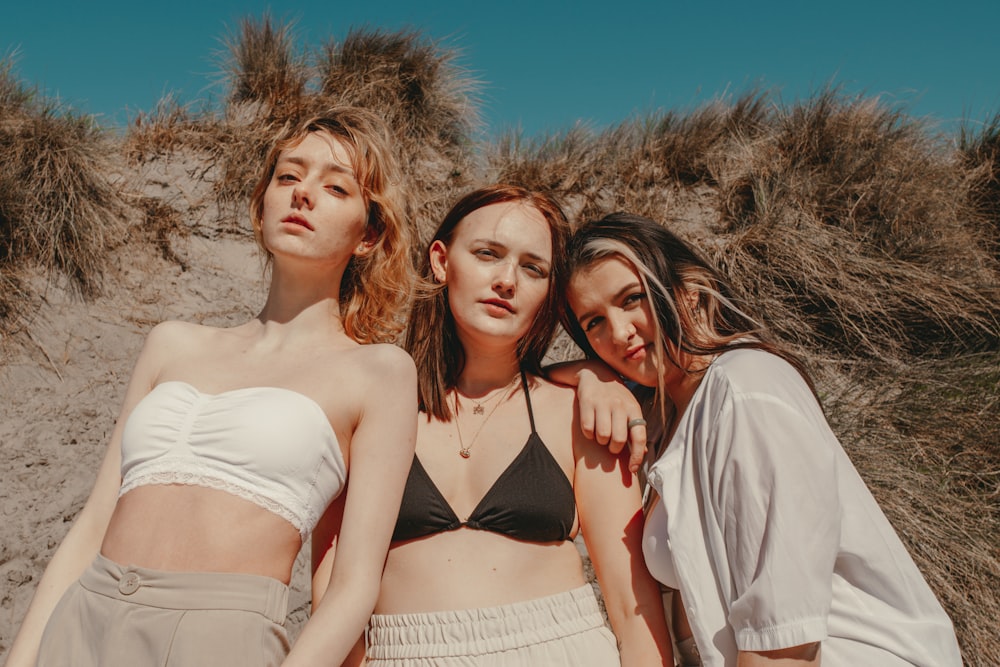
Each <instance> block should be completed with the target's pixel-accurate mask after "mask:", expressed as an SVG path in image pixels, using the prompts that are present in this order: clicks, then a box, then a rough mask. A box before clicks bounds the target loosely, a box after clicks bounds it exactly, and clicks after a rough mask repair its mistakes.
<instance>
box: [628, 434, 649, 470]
mask: <svg viewBox="0 0 1000 667" xmlns="http://www.w3.org/2000/svg"><path fill="white" fill-rule="evenodd" d="M628 446H629V457H628V468H629V470H631V471H632V472H639V468H640V466H642V462H643V460H644V459H645V458H646V425H645V424H644V423H643V424H635V425H634V426H632V428H630V429H629V441H628Z"/></svg>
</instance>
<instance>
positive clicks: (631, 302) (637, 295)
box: [622, 292, 646, 308]
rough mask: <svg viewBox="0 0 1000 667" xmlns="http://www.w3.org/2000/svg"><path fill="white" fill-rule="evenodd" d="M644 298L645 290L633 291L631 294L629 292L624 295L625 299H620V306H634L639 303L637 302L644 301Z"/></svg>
mask: <svg viewBox="0 0 1000 667" xmlns="http://www.w3.org/2000/svg"><path fill="white" fill-rule="evenodd" d="M645 299H646V293H645V292H633V293H632V294H629V295H628V296H626V297H625V299H624V300H623V301H622V306H623V307H624V308H629V307H634V306H637V305H639V303H640V302H642V301H644V300H645Z"/></svg>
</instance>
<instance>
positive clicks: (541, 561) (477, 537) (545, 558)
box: [375, 528, 586, 614]
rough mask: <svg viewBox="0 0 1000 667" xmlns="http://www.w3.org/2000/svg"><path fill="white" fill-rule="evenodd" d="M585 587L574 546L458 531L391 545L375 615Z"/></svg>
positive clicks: (457, 606) (482, 604)
mask: <svg viewBox="0 0 1000 667" xmlns="http://www.w3.org/2000/svg"><path fill="white" fill-rule="evenodd" d="M584 583H586V578H585V577H584V574H583V561H582V559H581V557H580V552H579V551H578V550H577V547H576V545H575V544H574V543H573V542H571V541H560V542H549V543H543V544H540V543H532V542H525V541H521V540H515V539H512V538H510V537H505V536H503V535H499V534H497V533H491V532H488V531H484V530H475V529H472V528H459V529H457V530H452V531H448V532H445V533H437V534H434V535H431V536H428V537H425V538H419V539H415V540H412V541H409V542H404V543H399V544H396V545H393V547H392V548H391V549H390V550H389V558H388V560H387V561H386V567H385V572H384V574H383V575H382V589H381V594H380V596H379V601H378V604H377V605H376V607H375V612H376V613H379V614H407V613H420V612H431V611H444V610H450V609H471V608H475V607H494V606H498V605H504V604H510V603H513V602H522V601H525V600H532V599H535V598H540V597H545V596H548V595H554V594H556V593H562V592H565V591H568V590H572V589H574V588H577V587H579V586H582V585H583V584H584Z"/></svg>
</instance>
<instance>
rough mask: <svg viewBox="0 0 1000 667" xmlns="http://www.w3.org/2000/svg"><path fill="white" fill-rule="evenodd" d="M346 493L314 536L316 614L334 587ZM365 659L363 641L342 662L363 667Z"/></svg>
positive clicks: (319, 525)
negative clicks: (335, 562) (324, 598)
mask: <svg viewBox="0 0 1000 667" xmlns="http://www.w3.org/2000/svg"><path fill="white" fill-rule="evenodd" d="M346 498H347V494H346V493H342V494H340V496H339V497H338V498H337V499H336V500H334V501H333V502H332V503H330V507H329V508H327V510H326V512H325V513H324V514H323V517H322V518H321V519H320V520H319V523H318V524H316V529H315V530H314V531H313V534H312V610H311V612H310V613H313V614H315V613H316V608H317V607H319V604H320V602H322V601H323V596H324V595H326V588H327V586H328V585H329V584H330V573H331V572H332V571H333V561H334V559H335V557H336V552H337V536H338V535H340V526H341V524H342V523H343V521H344V500H345V499H346ZM364 660H365V643H364V641H362V638H360V637H359V638H358V642H357V643H356V644H355V645H354V649H353V650H352V651H351V652H350V654H348V656H347V658H346V659H345V660H344V662H343V663H342V665H343V667H360V665H362V664H364Z"/></svg>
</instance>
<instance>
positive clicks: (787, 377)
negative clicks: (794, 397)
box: [705, 348, 809, 394]
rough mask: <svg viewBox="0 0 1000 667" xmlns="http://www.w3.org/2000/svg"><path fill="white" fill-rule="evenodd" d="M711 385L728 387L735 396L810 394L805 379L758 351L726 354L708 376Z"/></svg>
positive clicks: (772, 355) (713, 366)
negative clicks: (801, 392) (803, 391)
mask: <svg viewBox="0 0 1000 667" xmlns="http://www.w3.org/2000/svg"><path fill="white" fill-rule="evenodd" d="M705 381H706V382H707V383H709V384H710V385H716V386H719V385H724V386H726V387H728V388H730V389H731V390H732V391H733V392H734V393H735V394H761V393H763V394H772V393H774V394H782V393H786V392H788V391H793V392H798V391H800V390H802V389H805V390H806V391H808V390H809V389H808V386H807V385H806V384H805V381H804V380H803V378H802V376H801V375H799V372H798V371H797V370H796V369H795V367H794V366H792V365H791V364H790V363H788V362H787V361H785V360H784V359H782V358H781V357H779V356H777V355H775V354H772V353H770V352H767V351H765V350H757V349H752V348H751V349H740V350H731V351H729V352H723V353H722V354H721V355H720V356H719V358H718V359H716V360H715V361H714V362H713V363H712V365H711V367H710V368H709V369H708V371H707V372H706V374H705Z"/></svg>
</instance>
